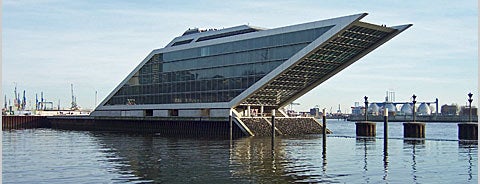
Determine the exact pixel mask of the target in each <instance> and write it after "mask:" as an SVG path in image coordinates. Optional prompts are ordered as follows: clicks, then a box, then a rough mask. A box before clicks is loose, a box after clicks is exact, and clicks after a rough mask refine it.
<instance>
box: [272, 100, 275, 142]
mask: <svg viewBox="0 0 480 184" xmlns="http://www.w3.org/2000/svg"><path fill="white" fill-rule="evenodd" d="M272 150H275V109H273V110H272Z"/></svg>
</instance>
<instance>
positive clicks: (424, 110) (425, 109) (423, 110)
mask: <svg viewBox="0 0 480 184" xmlns="http://www.w3.org/2000/svg"><path fill="white" fill-rule="evenodd" d="M430 114H432V111H431V110H430V107H429V106H428V105H427V104H426V103H425V102H423V103H422V104H420V106H419V107H418V109H417V115H430Z"/></svg>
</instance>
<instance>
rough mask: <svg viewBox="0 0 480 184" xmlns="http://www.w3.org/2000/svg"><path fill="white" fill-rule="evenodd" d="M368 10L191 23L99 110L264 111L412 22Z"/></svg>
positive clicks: (145, 113)
mask: <svg viewBox="0 0 480 184" xmlns="http://www.w3.org/2000/svg"><path fill="white" fill-rule="evenodd" d="M366 15H367V14H366V13H364V14H357V15H350V16H345V17H339V18H334V19H328V20H322V21H316V22H310V23H303V24H298V25H292V26H286V27H281V28H275V29H264V28H259V27H254V26H248V25H242V26H237V27H231V28H225V29H219V30H217V29H198V28H195V29H189V30H187V31H186V32H185V33H184V34H183V35H182V36H179V37H176V38H174V39H173V40H172V41H171V42H170V43H169V44H168V45H167V46H165V47H164V48H161V49H156V50H153V51H152V52H151V53H150V54H149V55H148V56H147V57H146V58H145V59H144V60H143V61H142V62H141V63H140V64H139V65H138V66H137V67H136V68H135V69H134V70H133V71H132V72H131V73H130V74H129V75H128V76H127V77H126V78H125V79H124V80H123V81H122V82H121V83H120V84H119V85H118V86H117V87H116V88H115V89H114V90H113V91H112V92H111V93H110V94H109V95H108V96H107V97H106V98H105V99H104V100H103V102H101V104H100V105H99V106H98V107H97V108H96V109H95V111H94V112H92V113H91V114H92V116H134V117H149V116H153V117H228V116H229V114H230V113H231V112H232V113H233V114H234V116H237V117H245V116H248V117H250V116H263V115H267V114H268V113H270V112H272V110H273V109H275V110H277V112H278V114H279V115H278V116H287V115H286V114H285V112H284V111H283V110H282V109H283V107H285V106H286V105H288V104H290V103H291V102H293V101H294V100H295V99H297V98H299V97H301V96H302V95H303V94H305V93H307V92H308V91H310V90H312V89H313V88H315V87H316V86H318V85H320V84H321V83H323V82H324V81H326V80H327V79H329V78H330V77H332V76H334V75H335V74H337V73H338V72H340V71H342V70H343V69H345V68H346V67H347V66H349V65H351V64H352V63H354V62H355V61H357V60H359V59H360V58H362V57H363V56H365V55H366V54H368V53H369V52H371V51H373V50H374V49H376V48H377V47H379V46H380V45H382V44H383V43H385V42H387V41H388V40H390V39H391V38H393V37H395V36H396V35H397V34H399V33H401V32H402V31H404V30H405V29H407V28H408V27H410V26H411V25H401V26H393V27H387V26H384V25H374V24H370V23H366V22H361V21H360V19H362V18H363V17H365V16H366Z"/></svg>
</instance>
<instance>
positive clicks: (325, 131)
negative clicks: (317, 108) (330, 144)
mask: <svg viewBox="0 0 480 184" xmlns="http://www.w3.org/2000/svg"><path fill="white" fill-rule="evenodd" d="M322 123H323V127H322V134H323V147H322V148H323V149H322V153H323V154H325V153H326V152H327V115H326V114H325V109H323V111H322Z"/></svg>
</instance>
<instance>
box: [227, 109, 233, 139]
mask: <svg viewBox="0 0 480 184" xmlns="http://www.w3.org/2000/svg"><path fill="white" fill-rule="evenodd" d="M228 123H229V126H230V146H231V145H232V144H231V143H232V139H233V119H232V110H230V113H229V115H228Z"/></svg>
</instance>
